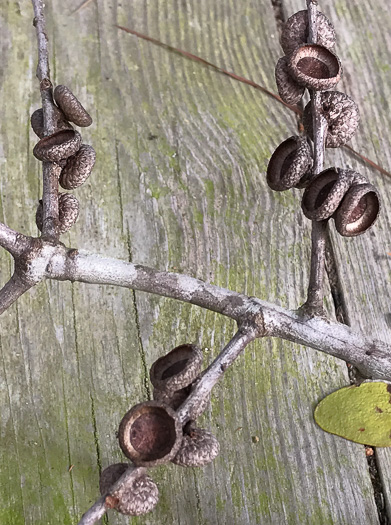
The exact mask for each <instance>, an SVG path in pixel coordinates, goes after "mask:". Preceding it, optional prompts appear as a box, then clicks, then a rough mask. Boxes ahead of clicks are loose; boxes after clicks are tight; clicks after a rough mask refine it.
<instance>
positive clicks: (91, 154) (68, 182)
mask: <svg viewBox="0 0 391 525" xmlns="http://www.w3.org/2000/svg"><path fill="white" fill-rule="evenodd" d="M95 159H96V153H95V150H94V148H93V147H92V146H89V145H87V144H82V145H81V146H80V149H79V150H78V151H77V152H76V153H75V154H74V155H72V156H71V157H68V159H67V161H66V164H65V166H64V168H63V170H62V171H61V175H60V180H59V182H60V185H61V186H62V187H63V188H64V189H66V190H73V189H74V188H78V187H79V186H81V185H82V184H84V182H85V181H86V180H87V178H88V177H89V176H90V173H91V171H92V168H93V167H94V164H95Z"/></svg>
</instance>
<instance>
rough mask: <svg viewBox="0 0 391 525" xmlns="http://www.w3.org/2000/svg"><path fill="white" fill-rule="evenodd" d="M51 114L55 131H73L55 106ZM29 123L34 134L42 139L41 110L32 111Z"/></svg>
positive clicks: (43, 133) (43, 131) (43, 132)
mask: <svg viewBox="0 0 391 525" xmlns="http://www.w3.org/2000/svg"><path fill="white" fill-rule="evenodd" d="M53 112H54V120H55V128H56V129H55V131H59V130H60V129H73V127H72V126H71V124H69V122H68V121H67V120H66V118H65V115H64V113H63V112H62V111H61V110H60V109H58V107H57V106H55V105H53ZM30 122H31V127H32V128H33V131H34V133H35V134H36V135H38V137H39V138H40V139H42V138H43V137H44V136H45V129H44V123H43V110H42V108H39V109H37V110H35V111H34V113H33V114H32V115H31V119H30Z"/></svg>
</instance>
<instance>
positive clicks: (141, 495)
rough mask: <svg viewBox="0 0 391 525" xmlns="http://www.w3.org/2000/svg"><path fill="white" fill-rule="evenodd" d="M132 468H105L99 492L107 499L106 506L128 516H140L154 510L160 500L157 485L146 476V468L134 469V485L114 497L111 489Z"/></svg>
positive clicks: (123, 465) (115, 466)
mask: <svg viewBox="0 0 391 525" xmlns="http://www.w3.org/2000/svg"><path fill="white" fill-rule="evenodd" d="M130 468H132V467H131V466H130V465H129V464H127V463H116V464H115V465H110V466H109V467H107V468H105V469H104V470H103V472H102V474H101V476H100V480H99V490H100V493H101V495H102V496H104V495H106V494H109V495H108V496H107V497H106V506H107V507H110V508H113V509H115V510H116V511H118V512H120V513H121V514H125V515H127V516H140V515H142V514H146V513H147V512H150V511H151V510H153V508H154V507H155V506H156V504H157V502H158V500H159V490H158V488H157V486H156V483H155V482H154V481H153V480H152V479H151V478H150V477H149V476H147V474H146V470H145V469H144V468H140V467H137V468H134V469H133V472H132V474H131V475H133V479H132V483H131V485H130V486H129V485H128V484H127V486H126V487H124V488H123V489H120V490H117V491H115V492H114V494H113V495H111V494H110V489H111V487H112V486H113V485H114V483H115V482H116V481H118V479H119V478H120V477H121V476H122V475H123V474H124V473H125V472H126V471H127V470H129V469H130Z"/></svg>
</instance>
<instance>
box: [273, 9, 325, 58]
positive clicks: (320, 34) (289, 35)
mask: <svg viewBox="0 0 391 525" xmlns="http://www.w3.org/2000/svg"><path fill="white" fill-rule="evenodd" d="M316 22H317V44H320V45H321V46H324V47H326V48H327V49H332V48H333V47H334V45H335V31H334V27H333V25H332V23H331V22H330V20H329V19H328V18H327V17H326V16H325V15H324V14H323V13H321V12H320V11H318V12H317V19H316ZM307 41H308V11H307V9H305V10H303V11H299V12H298V13H295V14H294V15H292V16H291V17H290V18H288V20H287V21H286V22H285V25H284V27H283V30H282V33H281V47H282V49H283V50H284V53H285V54H287V55H288V54H289V53H291V52H292V51H293V50H294V49H295V48H296V47H298V46H301V45H302V44H306V43H307Z"/></svg>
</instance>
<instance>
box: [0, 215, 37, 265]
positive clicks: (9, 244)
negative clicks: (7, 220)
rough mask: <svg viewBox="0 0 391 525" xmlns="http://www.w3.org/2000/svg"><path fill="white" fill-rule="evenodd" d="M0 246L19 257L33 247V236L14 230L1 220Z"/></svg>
mask: <svg viewBox="0 0 391 525" xmlns="http://www.w3.org/2000/svg"><path fill="white" fill-rule="evenodd" d="M0 246H2V247H3V248H4V249H5V250H7V252H9V253H10V254H11V255H13V256H14V257H17V256H19V255H22V253H23V252H25V251H26V250H27V249H28V248H30V247H31V238H30V237H26V236H25V235H22V234H21V233H18V232H16V231H15V230H12V229H11V228H9V227H8V226H6V225H5V224H3V223H1V222H0Z"/></svg>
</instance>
